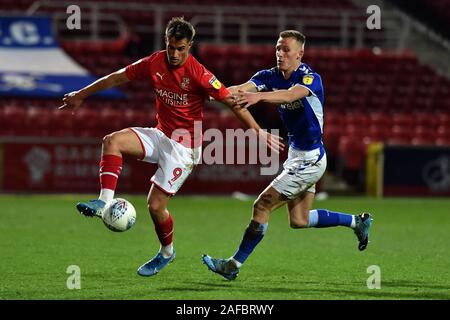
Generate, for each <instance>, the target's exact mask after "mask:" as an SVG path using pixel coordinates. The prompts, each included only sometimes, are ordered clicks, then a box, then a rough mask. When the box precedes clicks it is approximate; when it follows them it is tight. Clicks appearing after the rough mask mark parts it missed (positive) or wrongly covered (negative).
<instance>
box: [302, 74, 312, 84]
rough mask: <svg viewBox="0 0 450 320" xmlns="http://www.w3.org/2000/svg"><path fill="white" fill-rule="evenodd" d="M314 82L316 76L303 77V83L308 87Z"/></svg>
mask: <svg viewBox="0 0 450 320" xmlns="http://www.w3.org/2000/svg"><path fill="white" fill-rule="evenodd" d="M313 81H314V76H313V75H311V74H307V75H304V76H303V79H302V82H303V83H304V84H306V85H307V86H309V85H311V84H312V83H313Z"/></svg>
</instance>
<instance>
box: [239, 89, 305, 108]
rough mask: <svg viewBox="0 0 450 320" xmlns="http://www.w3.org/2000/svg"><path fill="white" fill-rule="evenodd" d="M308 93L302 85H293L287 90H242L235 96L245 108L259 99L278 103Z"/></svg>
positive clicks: (300, 97) (294, 99) (290, 100)
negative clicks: (255, 91) (253, 91)
mask: <svg viewBox="0 0 450 320" xmlns="http://www.w3.org/2000/svg"><path fill="white" fill-rule="evenodd" d="M309 94H310V91H309V90H308V89H306V88H305V87H302V86H298V85H296V86H293V87H291V88H289V89H288V90H276V91H270V92H257V93H252V92H243V91H239V92H238V93H237V94H236V95H235V96H236V103H237V104H239V105H242V106H243V107H245V108H248V107H250V106H251V105H254V104H256V103H258V102H259V101H263V102H268V103H274V104H280V103H291V102H294V101H296V100H299V99H302V98H304V97H306V96H308V95H309Z"/></svg>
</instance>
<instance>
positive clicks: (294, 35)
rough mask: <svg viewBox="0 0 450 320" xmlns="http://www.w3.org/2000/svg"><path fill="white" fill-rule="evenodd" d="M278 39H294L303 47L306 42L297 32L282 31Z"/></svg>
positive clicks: (303, 36) (301, 34)
mask: <svg viewBox="0 0 450 320" xmlns="http://www.w3.org/2000/svg"><path fill="white" fill-rule="evenodd" d="M280 38H283V39H284V38H294V39H296V40H297V41H298V42H299V43H300V45H301V46H302V47H303V46H304V45H305V42H306V37H305V35H304V34H303V33H301V32H300V31H297V30H284V31H281V32H280Z"/></svg>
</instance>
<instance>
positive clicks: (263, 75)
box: [249, 70, 272, 91]
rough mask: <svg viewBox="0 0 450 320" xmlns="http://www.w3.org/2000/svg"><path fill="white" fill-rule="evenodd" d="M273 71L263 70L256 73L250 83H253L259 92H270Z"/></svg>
mask: <svg viewBox="0 0 450 320" xmlns="http://www.w3.org/2000/svg"><path fill="white" fill-rule="evenodd" d="M270 74H271V71H270V70H261V71H258V72H257V73H255V75H254V76H253V77H251V78H250V80H249V81H250V82H252V83H253V84H254V85H255V86H256V89H258V91H270V90H271V87H272V86H271V85H270V82H269V80H270V79H271V77H270Z"/></svg>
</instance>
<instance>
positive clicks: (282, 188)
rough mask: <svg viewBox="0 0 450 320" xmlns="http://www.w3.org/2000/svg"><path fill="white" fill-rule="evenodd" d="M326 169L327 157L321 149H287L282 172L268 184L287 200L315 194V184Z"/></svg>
mask: <svg viewBox="0 0 450 320" xmlns="http://www.w3.org/2000/svg"><path fill="white" fill-rule="evenodd" d="M326 167H327V155H326V153H325V150H324V149H323V147H321V148H317V149H314V150H310V151H301V150H297V149H294V148H292V147H289V152H288V158H287V160H286V161H285V162H284V163H283V171H282V172H281V173H280V174H279V175H278V176H277V177H276V178H275V179H274V180H273V181H272V182H271V183H270V185H271V186H272V187H273V188H274V189H275V190H277V191H278V192H279V193H280V194H282V195H284V196H285V197H287V198H288V199H289V200H292V199H295V198H297V197H298V196H299V195H300V194H302V193H304V192H311V193H315V192H316V182H317V181H319V180H320V178H321V177H322V176H323V174H324V172H325V169H326Z"/></svg>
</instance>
